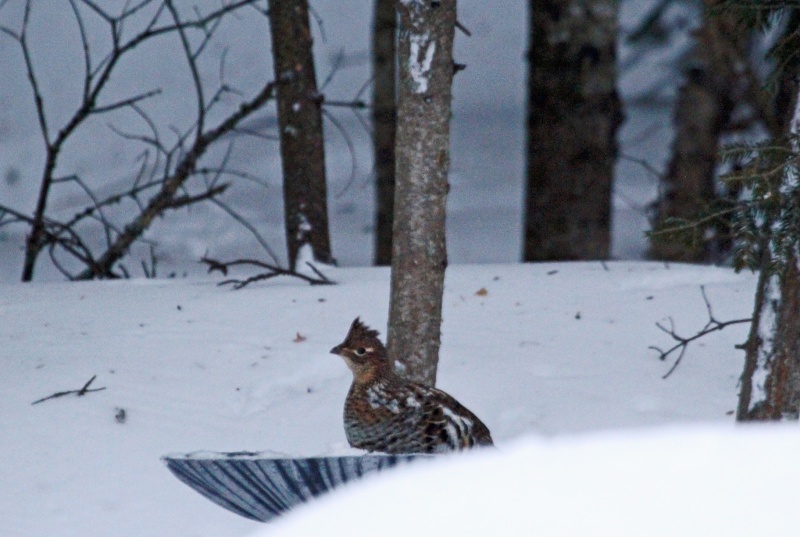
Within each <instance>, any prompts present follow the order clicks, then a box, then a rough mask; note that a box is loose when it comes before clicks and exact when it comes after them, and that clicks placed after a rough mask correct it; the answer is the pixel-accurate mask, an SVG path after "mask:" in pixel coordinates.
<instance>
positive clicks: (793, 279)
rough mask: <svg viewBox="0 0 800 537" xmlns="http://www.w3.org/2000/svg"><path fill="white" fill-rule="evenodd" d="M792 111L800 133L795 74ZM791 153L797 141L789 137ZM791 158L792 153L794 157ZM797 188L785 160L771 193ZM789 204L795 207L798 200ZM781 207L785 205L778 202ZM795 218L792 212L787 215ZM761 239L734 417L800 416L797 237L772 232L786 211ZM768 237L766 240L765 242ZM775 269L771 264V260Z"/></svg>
mask: <svg viewBox="0 0 800 537" xmlns="http://www.w3.org/2000/svg"><path fill="white" fill-rule="evenodd" d="M794 87H795V90H794V115H793V118H792V120H791V123H790V125H789V132H790V133H791V134H792V135H793V136H797V135H798V133H800V107H799V106H798V104H800V97H799V96H798V92H799V91H800V84H798V82H797V79H795V85H794ZM793 146H794V147H793V149H794V153H795V155H797V154H798V153H800V144H798V143H797V142H796V141H795V142H793ZM795 158H796V157H795ZM798 194H800V177H798V167H797V165H796V164H795V165H794V166H787V167H786V168H785V170H784V172H783V181H782V183H781V184H780V185H779V187H778V188H777V189H776V191H775V193H774V197H787V198H792V199H797V196H798ZM793 205H795V204H792V205H790V206H789V208H788V210H790V211H792V210H793V211H797V210H800V209H799V208H798V207H797V206H793ZM781 210H782V211H785V210H787V209H786V208H783V207H782V208H781ZM788 216H790V217H791V218H793V219H796V218H797V217H796V215H794V214H793V215H788ZM767 218H770V220H767V221H766V222H765V223H764V226H763V228H764V230H765V233H766V235H765V241H764V242H765V245H764V248H763V255H762V261H761V272H760V274H759V281H758V287H757V292H756V299H755V308H754V315H753V324H752V326H751V329H750V336H749V338H748V340H747V343H746V345H745V350H746V354H745V365H744V370H743V372H742V376H741V379H740V386H741V389H740V392H739V404H738V407H737V412H736V419H737V420H738V421H754V420H785V419H789V420H795V421H796V420H797V419H798V417H800V267H798V262H799V261H800V255H799V254H798V245H800V237H792V238H791V239H792V244H791V247H790V248H788V251H787V249H786V248H783V247H782V248H780V249H779V248H777V247H776V246H775V244H774V241H773V240H772V239H773V236H774V235H773V234H774V233H776V232H777V231H778V226H779V225H781V224H780V222H783V221H786V219H787V215H785V214H777V215H774V216H769V215H767ZM768 243H769V244H768ZM776 261H779V263H777V266H779V267H780V268H779V269H778V270H776V269H774V268H773V267H774V266H775V265H776Z"/></svg>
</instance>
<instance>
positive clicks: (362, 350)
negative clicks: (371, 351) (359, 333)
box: [356, 347, 367, 356]
mask: <svg viewBox="0 0 800 537" xmlns="http://www.w3.org/2000/svg"><path fill="white" fill-rule="evenodd" d="M356 354H357V355H359V356H364V355H365V354H367V349H365V348H364V347H359V348H357V349H356Z"/></svg>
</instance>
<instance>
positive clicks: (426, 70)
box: [408, 32, 436, 93]
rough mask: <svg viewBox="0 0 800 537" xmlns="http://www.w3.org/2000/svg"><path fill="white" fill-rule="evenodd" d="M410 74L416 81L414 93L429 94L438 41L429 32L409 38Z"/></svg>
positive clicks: (412, 35)
mask: <svg viewBox="0 0 800 537" xmlns="http://www.w3.org/2000/svg"><path fill="white" fill-rule="evenodd" d="M409 41H410V51H409V55H408V72H409V74H410V75H411V80H413V81H414V88H413V90H412V91H413V92H414V93H427V91H428V82H429V81H430V74H431V63H433V55H434V54H435V53H436V41H433V40H431V36H430V34H429V33H428V32H425V33H424V34H411V35H410V36H409Z"/></svg>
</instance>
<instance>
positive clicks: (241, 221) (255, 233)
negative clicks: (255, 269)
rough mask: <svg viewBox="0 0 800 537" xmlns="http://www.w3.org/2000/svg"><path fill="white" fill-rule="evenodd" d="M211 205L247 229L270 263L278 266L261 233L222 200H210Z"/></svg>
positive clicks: (278, 263)
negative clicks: (269, 258) (270, 259)
mask: <svg viewBox="0 0 800 537" xmlns="http://www.w3.org/2000/svg"><path fill="white" fill-rule="evenodd" d="M211 203H213V204H214V205H216V206H217V207H219V208H220V209H222V210H223V211H225V212H226V213H228V215H229V216H230V217H231V218H233V219H234V220H235V221H236V222H238V223H239V224H241V225H242V226H243V227H244V228H245V229H247V230H248V231H249V232H250V233H251V234H252V235H253V237H255V239H256V240H257V241H258V243H259V244H260V245H261V247H262V248H263V249H264V251H265V252H267V255H268V256H270V257H271V258H272V261H273V262H274V263H275V264H276V265H280V262H279V261H278V256H277V255H275V252H274V251H273V250H272V248H270V246H269V243H267V241H266V240H265V239H264V237H262V236H261V233H259V232H258V230H257V229H256V228H255V226H254V225H253V224H251V223H250V222H248V221H247V220H246V219H245V218H244V217H243V216H242V215H240V214H239V213H237V212H236V211H234V210H233V209H232V208H231V207H230V206H229V205H228V204H226V203H224V202H223V201H222V200H219V199H217V198H212V199H211Z"/></svg>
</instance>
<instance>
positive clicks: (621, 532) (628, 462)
mask: <svg viewBox="0 0 800 537" xmlns="http://www.w3.org/2000/svg"><path fill="white" fill-rule="evenodd" d="M798 452H800V429H798V428H797V426H796V425H795V426H751V427H740V428H735V429H734V428H730V427H721V426H714V427H711V426H706V427H682V428H676V427H671V428H662V429H656V430H647V431H639V432H616V433H600V434H591V435H583V436H577V437H571V438H561V439H554V440H543V439H540V438H531V437H528V438H526V439H523V440H521V441H519V442H516V443H515V444H514V445H513V446H512V447H511V448H509V449H506V450H483V451H481V452H479V453H474V454H470V455H467V456H461V457H448V458H447V459H445V460H442V461H436V462H430V463H428V464H422V465H414V466H410V467H407V468H404V470H403V471H395V472H389V473H384V474H381V475H379V476H376V477H374V478H372V479H370V480H368V481H367V482H361V483H357V484H355V485H353V486H348V487H346V488H344V489H342V490H340V491H338V492H337V493H335V494H331V495H330V496H327V497H325V498H323V499H321V500H319V501H317V502H314V503H312V504H309V505H307V506H304V507H301V508H299V509H297V510H296V511H294V512H293V513H290V514H289V515H287V516H286V517H285V518H283V519H280V520H278V521H277V522H276V523H275V524H271V525H270V526H269V527H266V528H264V529H263V530H261V531H259V532H257V533H255V534H253V537H267V536H272V535H280V536H281V537H291V536H294V535H297V536H308V535H323V534H324V535H328V536H331V535H348V536H349V535H352V534H353V530H354V528H355V529H356V533H357V534H358V533H359V532H360V531H364V530H365V529H366V528H374V527H380V528H381V535H382V537H393V536H398V537H400V536H403V537H405V536H407V535H416V536H429V535H430V536H436V537H446V536H454V537H455V536H459V537H461V536H463V535H538V536H548V537H553V536H564V537H566V536H580V537H585V536H586V535H592V536H614V537H626V536H630V537H641V536H643V535H646V536H648V537H658V536H665V537H666V536H670V537H674V536H676V535H679V536H681V537H692V536H697V537H700V536H702V537H707V536H710V535H725V536H726V537H736V536H750V535H795V534H796V531H797V516H796V511H797V506H798V505H800V504H798V492H797V483H798V482H800V465H798V464H797V453H798Z"/></svg>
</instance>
